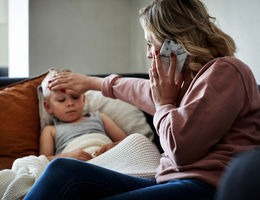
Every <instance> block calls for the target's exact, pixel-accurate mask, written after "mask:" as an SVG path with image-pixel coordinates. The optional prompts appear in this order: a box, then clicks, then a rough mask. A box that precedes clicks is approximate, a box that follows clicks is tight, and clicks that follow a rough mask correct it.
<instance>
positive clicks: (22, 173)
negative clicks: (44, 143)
mask: <svg viewBox="0 0 260 200" xmlns="http://www.w3.org/2000/svg"><path fill="white" fill-rule="evenodd" d="M48 163H49V161H48V159H47V158H46V157H45V156H39V157H37V156H27V157H24V158H18V159H16V160H15V161H14V163H13V166H12V169H5V170H1V171H0V199H2V200H10V199H12V200H16V199H17V200H18V199H22V198H23V197H24V196H25V194H26V193H27V192H28V191H29V189H30V188H31V187H32V185H33V183H34V182H35V181H36V180H37V179H38V178H39V177H40V175H41V173H42V172H43V170H44V169H45V167H46V166H47V165H48Z"/></svg>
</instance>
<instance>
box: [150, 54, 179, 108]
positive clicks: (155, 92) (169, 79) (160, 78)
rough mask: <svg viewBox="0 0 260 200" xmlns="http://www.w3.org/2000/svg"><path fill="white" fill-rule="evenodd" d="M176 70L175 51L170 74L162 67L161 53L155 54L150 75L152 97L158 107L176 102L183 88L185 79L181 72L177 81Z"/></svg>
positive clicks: (171, 60) (171, 57)
mask: <svg viewBox="0 0 260 200" xmlns="http://www.w3.org/2000/svg"><path fill="white" fill-rule="evenodd" d="M175 70H176V57H175V55H174V54H173V53H172V54H171V56H170V67H169V72H168V74H165V72H164V70H163V68H162V64H161V60H160V56H159V54H158V53H157V55H155V56H154V58H153V62H152V66H151V68H150V69H149V75H150V82H151V83H150V86H151V91H152V97H153V101H154V104H155V107H156V109H158V108H159V107H160V106H163V105H166V104H172V105H175V104H176V101H177V98H178V95H179V92H180V89H181V83H182V81H183V75H182V73H180V75H179V76H178V77H177V80H176V81H175V80H174V77H175Z"/></svg>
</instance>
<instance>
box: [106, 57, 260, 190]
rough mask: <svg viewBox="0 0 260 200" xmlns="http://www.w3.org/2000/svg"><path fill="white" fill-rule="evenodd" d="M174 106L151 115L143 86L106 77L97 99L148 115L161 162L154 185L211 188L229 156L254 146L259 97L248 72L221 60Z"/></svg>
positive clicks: (259, 127)
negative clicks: (180, 182)
mask: <svg viewBox="0 0 260 200" xmlns="http://www.w3.org/2000/svg"><path fill="white" fill-rule="evenodd" d="M184 90H185V91H182V92H183V94H184V95H183V97H182V98H181V99H180V105H179V106H177V107H176V106H174V105H165V106H162V107H161V108H160V109H158V110H157V111H156V110H155V107H154V104H153V100H152V97H151V91H150V84H149V80H145V79H138V78H121V77H120V76H116V75H110V76H108V77H106V78H105V79H104V80H103V85H102V93H103V95H105V96H108V97H112V98H119V99H121V100H124V101H126V102H129V103H131V104H133V105H135V106H137V107H139V108H140V109H142V110H144V111H146V112H148V113H150V114H152V115H154V126H155V128H156V130H157V134H158V135H159V136H160V143H161V146H162V148H163V150H164V153H165V156H164V157H162V158H161V162H160V165H159V166H158V169H157V174H156V180H157V182H158V183H162V182H165V181H169V180H172V179H183V178H195V179H199V180H202V181H205V182H207V183H208V184H210V185H213V186H217V185H218V182H219V178H220V176H221V174H222V173H223V170H224V168H225V167H226V166H227V165H228V162H229V161H230V159H231V158H232V157H233V156H234V154H236V153H238V152H240V151H243V150H246V149H249V148H252V147H255V146H256V145H259V144H260V95H259V91H258V88H257V84H256V81H255V79H254V76H253V74H252V72H251V71H250V69H249V68H248V67H247V65H245V64H244V63H242V62H241V61H240V60H238V59H236V58H233V57H223V58H218V59H214V60H212V61H210V62H209V63H207V64H206V65H205V66H204V67H203V68H202V69H201V70H200V71H199V72H198V73H197V75H196V76H195V78H194V79H193V80H192V81H191V83H190V84H189V86H188V87H186V89H184Z"/></svg>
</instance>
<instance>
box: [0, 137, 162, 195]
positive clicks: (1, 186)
mask: <svg viewBox="0 0 260 200" xmlns="http://www.w3.org/2000/svg"><path fill="white" fill-rule="evenodd" d="M86 143H88V144H87V145H85V147H84V148H87V146H88V145H90V146H91V145H92V146H93V144H94V143H95V144H98V143H97V141H95V140H93V143H92V144H91V143H89V141H88V142H86ZM72 144H73V145H74V144H75V148H76V143H71V144H70V148H71V149H73V148H74V147H73V145H72ZM81 145H82V146H84V145H83V142H81ZM94 146H95V145H94ZM160 157H161V154H160V153H159V151H158V149H157V148H156V146H155V145H154V144H153V143H152V142H151V141H150V140H149V139H148V138H146V137H145V136H143V135H141V134H137V133H135V134H131V135H129V136H128V137H126V138H125V139H124V140H123V141H121V142H120V143H119V144H118V145H116V146H115V147H113V148H112V149H110V150H108V151H107V152H105V153H103V154H101V155H99V156H97V157H95V158H93V159H91V160H89V161H87V162H89V163H92V164H96V165H99V166H101V167H105V168H108V169H112V170H115V171H119V172H122V173H125V174H129V175H134V176H140V177H146V178H152V177H154V175H155V172H156V168H157V166H158V165H159V160H160ZM48 163H49V161H48V160H47V158H46V157H45V156H39V157H36V156H27V157H24V158H19V159H16V160H15V162H14V164H13V166H12V169H11V170H2V171H0V198H2V199H3V200H4V199H8V200H9V199H12V200H15V199H22V198H23V197H24V195H25V194H26V193H27V192H28V191H29V189H30V188H31V186H32V185H33V183H34V182H35V181H36V180H37V179H38V177H39V176H40V175H41V173H42V172H43V170H44V168H45V167H46V166H47V165H48Z"/></svg>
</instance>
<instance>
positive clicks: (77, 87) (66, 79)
mask: <svg viewBox="0 0 260 200" xmlns="http://www.w3.org/2000/svg"><path fill="white" fill-rule="evenodd" d="M101 85H102V78H98V77H91V76H86V75H84V74H78V73H74V72H60V73H58V74H57V75H55V76H54V77H53V78H52V79H51V80H50V82H49V87H50V89H51V90H54V91H56V90H64V91H66V93H72V92H73V93H74V94H75V93H77V94H83V93H85V92H86V91H87V90H101Z"/></svg>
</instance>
